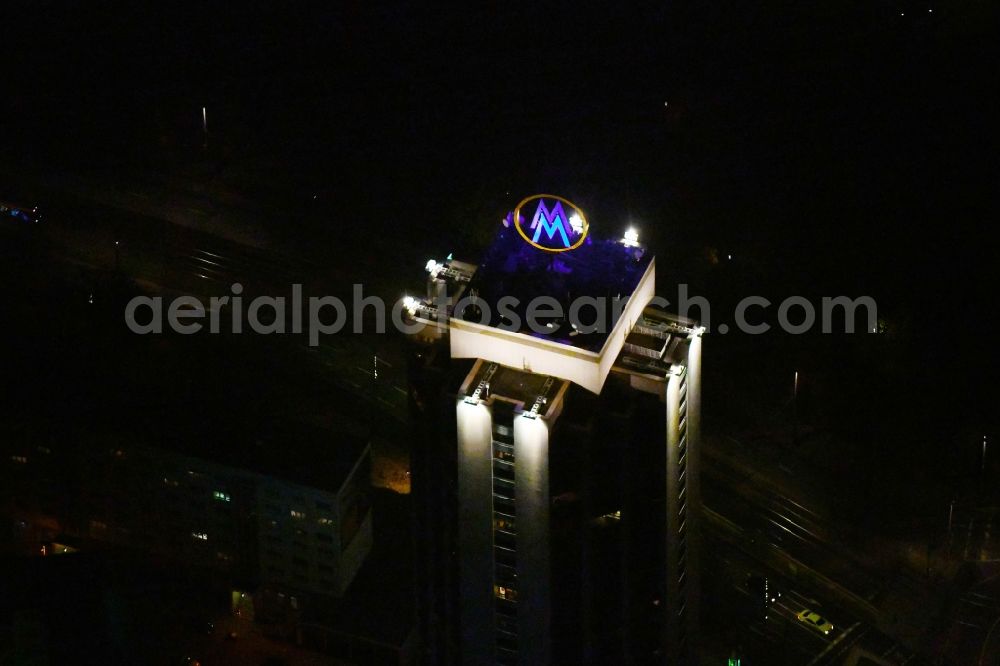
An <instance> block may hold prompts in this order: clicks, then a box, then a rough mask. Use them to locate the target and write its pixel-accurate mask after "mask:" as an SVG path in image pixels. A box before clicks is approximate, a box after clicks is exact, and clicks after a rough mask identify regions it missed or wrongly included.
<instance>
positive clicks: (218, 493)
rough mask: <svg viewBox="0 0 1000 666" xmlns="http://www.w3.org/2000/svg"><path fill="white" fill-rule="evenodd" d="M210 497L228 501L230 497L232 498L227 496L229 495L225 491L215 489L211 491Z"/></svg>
mask: <svg viewBox="0 0 1000 666" xmlns="http://www.w3.org/2000/svg"><path fill="white" fill-rule="evenodd" d="M212 497H214V498H215V499H217V500H219V501H220V502H229V501H231V499H232V498H230V497H229V495H228V494H227V493H224V492H222V491H220V490H216V491H215V492H213V493H212Z"/></svg>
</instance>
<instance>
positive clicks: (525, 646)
mask: <svg viewBox="0 0 1000 666" xmlns="http://www.w3.org/2000/svg"><path fill="white" fill-rule="evenodd" d="M514 455H515V457H516V460H517V462H516V472H515V479H516V481H515V488H514V494H515V500H516V502H517V584H518V590H517V594H518V597H517V622H518V644H519V650H518V663H520V664H525V666H535V665H537V664H548V663H549V659H550V653H551V641H550V627H551V613H552V600H551V597H550V594H551V566H552V556H551V545H550V543H549V539H550V534H551V529H550V525H549V503H550V498H549V427H548V424H547V423H546V421H545V420H544V419H542V418H536V419H532V418H527V417H525V416H515V417H514Z"/></svg>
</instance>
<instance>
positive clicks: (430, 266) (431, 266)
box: [424, 259, 438, 273]
mask: <svg viewBox="0 0 1000 666" xmlns="http://www.w3.org/2000/svg"><path fill="white" fill-rule="evenodd" d="M437 267H438V262H436V261H434V260H433V259H428V260H427V263H426V264H424V268H425V269H426V270H427V272H428V273H433V272H434V269H436V268H437Z"/></svg>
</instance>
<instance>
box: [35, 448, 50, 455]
mask: <svg viewBox="0 0 1000 666" xmlns="http://www.w3.org/2000/svg"><path fill="white" fill-rule="evenodd" d="M38 452H39V453H44V454H46V455H48V454H50V453H52V449H50V448H49V447H47V446H39V447H38Z"/></svg>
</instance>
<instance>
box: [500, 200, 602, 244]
mask: <svg viewBox="0 0 1000 666" xmlns="http://www.w3.org/2000/svg"><path fill="white" fill-rule="evenodd" d="M536 202H537V203H536ZM522 210H524V211H528V212H529V213H530V214H531V218H530V220H529V219H528V218H526V217H525V216H524V215H522ZM514 226H515V227H516V228H517V233H519V234H521V238H523V239H524V240H526V241H528V242H529V243H531V244H532V245H534V246H535V247H537V248H538V249H539V250H545V251H546V252H565V251H567V250H573V249H576V248H578V247H580V244H581V243H583V239H584V238H586V237H587V232H588V231H589V230H590V225H588V224H587V217H586V216H585V215H584V214H583V211H582V210H580V208H579V207H578V206H577V205H576V204H574V203H573V202H572V201H570V200H568V199H563V198H562V197H557V196H555V195H554V194H535V195H532V196H530V197H527V198H526V199H524V200H522V201H521V203H519V204H517V208H515V209H514Z"/></svg>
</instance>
